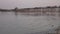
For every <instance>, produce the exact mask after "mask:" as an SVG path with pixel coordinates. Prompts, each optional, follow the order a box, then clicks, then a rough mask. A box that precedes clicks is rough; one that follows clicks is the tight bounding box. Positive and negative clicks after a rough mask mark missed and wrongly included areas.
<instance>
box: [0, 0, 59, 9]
mask: <svg viewBox="0 0 60 34" xmlns="http://www.w3.org/2000/svg"><path fill="white" fill-rule="evenodd" d="M54 5H57V6H59V5H60V0H0V8H7V9H8V8H14V7H18V8H28V7H43V6H54Z"/></svg>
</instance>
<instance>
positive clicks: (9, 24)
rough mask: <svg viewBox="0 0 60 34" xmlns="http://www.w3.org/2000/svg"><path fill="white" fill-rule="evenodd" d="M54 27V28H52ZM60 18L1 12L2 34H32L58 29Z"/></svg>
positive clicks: (0, 24)
mask: <svg viewBox="0 0 60 34" xmlns="http://www.w3.org/2000/svg"><path fill="white" fill-rule="evenodd" d="M52 25H54V26H52ZM59 25H60V17H59V16H29V15H21V14H20V13H18V14H17V15H16V14H15V12H0V34H32V33H35V32H42V31H47V30H49V29H50V30H51V29H54V28H57V27H58V26H59Z"/></svg>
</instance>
